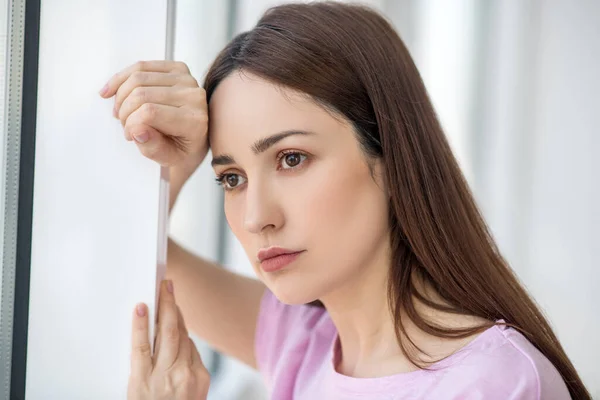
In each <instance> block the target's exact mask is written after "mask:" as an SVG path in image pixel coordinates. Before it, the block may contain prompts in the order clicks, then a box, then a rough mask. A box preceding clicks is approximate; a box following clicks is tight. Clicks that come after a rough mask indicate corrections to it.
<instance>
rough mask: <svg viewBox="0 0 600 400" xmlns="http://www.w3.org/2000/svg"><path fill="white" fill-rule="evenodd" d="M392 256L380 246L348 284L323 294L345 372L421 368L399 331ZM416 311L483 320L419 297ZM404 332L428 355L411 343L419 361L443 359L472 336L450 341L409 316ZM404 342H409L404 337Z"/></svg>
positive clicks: (465, 321)
mask: <svg viewBox="0 0 600 400" xmlns="http://www.w3.org/2000/svg"><path fill="white" fill-rule="evenodd" d="M389 260H390V257H389V256H388V253H386V252H385V251H380V252H379V254H378V256H377V257H374V259H373V263H372V264H371V265H369V266H368V267H367V268H362V269H361V270H360V273H359V274H358V275H357V276H356V277H355V278H354V279H353V280H352V281H350V282H347V284H346V285H344V286H343V287H341V288H339V289H338V290H336V291H334V292H330V293H329V294H328V295H327V296H324V297H323V298H322V299H321V302H322V303H323V304H324V306H325V307H326V308H327V311H328V313H329V315H330V317H331V319H332V321H333V323H334V325H335V326H336V329H337V331H338V337H339V346H340V347H339V348H338V349H337V351H338V356H339V359H338V360H336V361H337V364H336V366H335V367H336V370H337V371H338V372H339V373H341V374H344V375H348V376H354V377H361V378H371V377H377V376H386V375H392V374H395V373H401V372H410V371H415V370H417V369H418V367H417V366H415V365H414V364H413V363H412V362H411V361H410V359H409V358H408V357H407V356H406V355H405V354H404V353H403V352H402V348H401V346H400V344H399V343H398V338H397V336H396V330H395V324H396V322H395V319H394V316H393V315H392V313H391V310H390V306H389V303H388V270H389V268H390V265H389ZM414 284H415V286H416V288H417V290H419V291H420V292H421V293H422V294H423V295H425V297H427V298H429V299H430V300H432V301H436V302H438V303H442V304H443V303H444V302H443V301H442V299H441V298H440V297H439V296H437V295H436V294H435V293H434V291H433V289H432V288H431V287H429V286H428V285H427V284H426V283H425V282H423V281H416V280H415V281H414ZM415 308H416V310H417V312H418V313H419V314H420V315H422V316H423V317H425V318H426V320H427V321H429V322H433V323H435V324H438V325H442V326H446V327H448V328H458V327H463V328H464V327H466V326H470V327H473V326H477V325H478V324H481V323H483V322H484V321H482V320H481V319H476V318H471V317H467V316H456V315H448V314H443V313H441V312H439V311H435V310H432V309H429V308H426V307H425V306H424V305H422V304H420V303H418V302H416V303H415ZM402 323H403V326H404V329H405V332H406V335H407V336H408V337H410V339H411V340H412V342H413V343H415V344H416V345H417V346H418V347H419V348H420V349H421V350H423V351H424V352H425V353H427V354H428V355H427V356H426V355H425V354H424V353H421V352H419V351H417V350H416V349H414V348H411V346H410V345H408V346H407V347H408V350H409V351H410V354H411V356H413V357H415V358H416V360H420V361H423V362H426V363H427V362H433V361H436V360H438V359H440V358H443V357H445V356H447V355H449V354H451V353H453V352H454V351H456V350H458V349H459V348H461V347H462V346H464V345H466V343H468V342H469V341H470V340H472V339H473V337H470V338H465V339H462V340H450V339H445V338H439V337H435V336H432V335H429V334H427V333H425V332H423V331H422V330H420V329H419V328H418V327H417V326H416V325H415V324H414V323H413V322H412V321H411V320H410V319H409V318H407V317H403V318H402ZM403 343H408V340H407V339H406V338H403Z"/></svg>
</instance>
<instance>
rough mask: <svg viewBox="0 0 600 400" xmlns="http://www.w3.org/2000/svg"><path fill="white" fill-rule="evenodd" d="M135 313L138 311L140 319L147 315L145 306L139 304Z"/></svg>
mask: <svg viewBox="0 0 600 400" xmlns="http://www.w3.org/2000/svg"><path fill="white" fill-rule="evenodd" d="M135 311H136V313H137V315H138V317H143V316H145V315H146V307H145V306H144V305H143V304H138V305H137V307H136V308H135Z"/></svg>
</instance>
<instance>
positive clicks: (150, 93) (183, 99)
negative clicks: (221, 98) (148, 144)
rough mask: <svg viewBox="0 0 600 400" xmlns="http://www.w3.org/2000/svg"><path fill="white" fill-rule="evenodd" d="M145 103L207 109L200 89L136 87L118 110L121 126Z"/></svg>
mask: <svg viewBox="0 0 600 400" xmlns="http://www.w3.org/2000/svg"><path fill="white" fill-rule="evenodd" d="M145 103H154V104H161V105H169V106H173V107H182V106H188V107H197V108H202V109H206V108H207V107H206V95H205V94H204V89H202V88H191V87H168V88H165V87H156V86H138V87H136V88H135V89H133V90H132V91H131V94H130V95H129V96H127V98H125V100H124V101H123V103H122V104H121V107H120V108H119V110H118V118H119V119H120V120H121V125H123V126H125V122H126V121H127V118H129V116H130V115H131V114H132V113H133V112H134V111H136V110H137V109H138V108H140V107H141V106H142V105H144V104H145Z"/></svg>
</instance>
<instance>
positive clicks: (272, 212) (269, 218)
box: [244, 182, 283, 234]
mask: <svg viewBox="0 0 600 400" xmlns="http://www.w3.org/2000/svg"><path fill="white" fill-rule="evenodd" d="M254 183H255V184H254V185H252V184H251V183H250V182H249V183H248V187H247V188H246V209H245V212H244V228H245V229H246V230H247V231H248V232H251V233H257V234H258V233H263V232H264V231H266V230H268V229H271V230H276V229H279V228H281V227H282V226H283V213H282V211H281V208H280V207H279V205H278V202H277V200H276V196H275V195H274V193H272V191H273V190H272V188H270V187H269V186H268V185H266V184H260V183H257V182H254Z"/></svg>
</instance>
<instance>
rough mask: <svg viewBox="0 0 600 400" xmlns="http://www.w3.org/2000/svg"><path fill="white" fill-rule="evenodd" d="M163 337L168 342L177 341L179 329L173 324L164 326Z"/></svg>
mask: <svg viewBox="0 0 600 400" xmlns="http://www.w3.org/2000/svg"><path fill="white" fill-rule="evenodd" d="M165 336H166V339H167V340H168V341H172V342H173V341H178V340H179V327H178V326H177V325H175V324H172V325H167V326H165Z"/></svg>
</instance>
